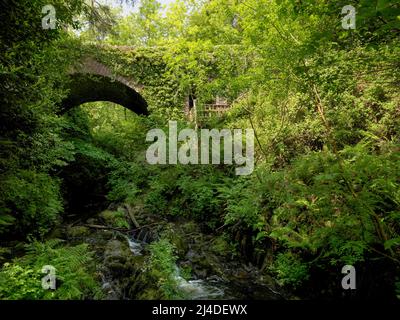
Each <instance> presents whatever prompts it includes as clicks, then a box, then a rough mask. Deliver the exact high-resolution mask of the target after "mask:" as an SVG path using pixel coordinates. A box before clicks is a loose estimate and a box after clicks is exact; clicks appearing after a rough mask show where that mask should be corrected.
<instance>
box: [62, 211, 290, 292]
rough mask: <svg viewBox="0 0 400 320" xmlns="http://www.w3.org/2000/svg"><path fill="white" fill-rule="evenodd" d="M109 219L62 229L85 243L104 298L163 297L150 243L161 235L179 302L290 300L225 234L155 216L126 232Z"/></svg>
mask: <svg viewBox="0 0 400 320" xmlns="http://www.w3.org/2000/svg"><path fill="white" fill-rule="evenodd" d="M105 217H106V218H105ZM110 217H112V214H110V213H109V212H108V213H106V214H104V213H103V214H101V215H99V216H97V217H94V218H90V219H89V220H87V221H85V222H82V221H80V222H79V223H75V224H73V225H68V226H67V227H65V228H64V230H63V236H64V237H65V238H66V239H67V240H68V241H69V242H71V243H82V242H85V243H89V244H90V246H91V248H92V249H93V251H94V252H95V259H96V263H97V267H96V269H97V271H96V272H97V276H98V278H99V279H100V281H101V284H102V290H103V292H104V299H111V300H113V299H165V298H166V296H165V292H163V290H162V287H160V283H162V281H163V279H160V277H158V276H159V275H158V274H157V273H154V272H152V270H150V269H149V257H150V248H149V247H150V244H151V243H154V242H157V241H158V240H159V237H160V235H161V234H162V235H163V237H166V238H167V239H168V241H170V242H171V245H172V246H173V247H174V254H175V257H176V261H175V263H174V265H173V268H172V269H171V271H170V275H169V276H170V281H171V283H173V285H174V287H175V288H174V289H176V291H177V292H179V298H182V299H259V300H260V299H262V300H278V299H287V298H289V296H288V295H287V294H286V293H284V292H283V290H282V289H281V288H280V287H279V286H278V284H277V283H276V281H275V280H274V279H273V278H272V277H271V276H270V275H268V274H267V273H266V272H261V271H260V270H259V269H258V268H257V267H255V266H253V265H252V264H251V263H246V262H245V261H243V260H242V259H241V258H240V257H239V256H238V255H237V254H235V250H233V248H232V247H231V245H230V244H229V242H228V241H227V239H225V238H224V236H223V235H219V236H216V235H210V234H205V233H203V232H202V231H201V230H200V227H199V226H198V225H197V224H196V223H194V222H191V221H189V222H188V221H185V222H182V221H180V222H168V221H166V220H159V221H154V220H155V219H158V218H154V217H152V218H150V219H147V220H144V221H143V220H142V221H141V224H142V225H144V226H145V227H142V228H126V229H125V230H124V228H119V227H115V225H116V223H115V221H114V222H113V223H110V221H107V219H108V220H110ZM136 223H137V222H136ZM110 224H112V225H113V226H111V225H110ZM164 280H165V279H164Z"/></svg>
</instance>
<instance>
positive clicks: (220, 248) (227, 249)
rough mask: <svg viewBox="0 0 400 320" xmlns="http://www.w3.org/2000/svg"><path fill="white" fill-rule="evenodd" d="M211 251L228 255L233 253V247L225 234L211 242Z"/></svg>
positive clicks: (220, 254)
mask: <svg viewBox="0 0 400 320" xmlns="http://www.w3.org/2000/svg"><path fill="white" fill-rule="evenodd" d="M209 248H210V251H211V252H213V253H214V254H217V255H219V256H223V257H225V256H228V255H231V254H232V247H231V245H230V244H229V242H228V241H226V239H225V237H224V236H219V237H217V238H214V239H213V240H212V241H211V243H210V246H209Z"/></svg>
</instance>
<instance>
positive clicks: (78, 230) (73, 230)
mask: <svg viewBox="0 0 400 320" xmlns="http://www.w3.org/2000/svg"><path fill="white" fill-rule="evenodd" d="M89 234H90V230H89V229H88V228H87V227H84V226H73V227H69V228H68V229H67V236H68V237H70V238H80V237H85V236H87V235H89Z"/></svg>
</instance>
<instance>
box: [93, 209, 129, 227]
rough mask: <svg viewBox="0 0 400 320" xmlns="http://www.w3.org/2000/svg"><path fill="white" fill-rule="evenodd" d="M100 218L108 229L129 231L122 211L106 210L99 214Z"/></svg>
mask: <svg viewBox="0 0 400 320" xmlns="http://www.w3.org/2000/svg"><path fill="white" fill-rule="evenodd" d="M100 218H101V219H102V220H103V221H104V223H105V224H107V225H108V226H110V227H114V228H126V229H129V223H128V221H127V219H126V215H125V212H123V211H122V210H118V211H110V210H106V211H103V212H102V213H100Z"/></svg>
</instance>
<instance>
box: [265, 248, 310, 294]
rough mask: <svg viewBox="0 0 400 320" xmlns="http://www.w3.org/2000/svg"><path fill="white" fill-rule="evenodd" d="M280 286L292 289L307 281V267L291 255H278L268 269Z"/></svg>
mask: <svg viewBox="0 0 400 320" xmlns="http://www.w3.org/2000/svg"><path fill="white" fill-rule="evenodd" d="M270 269H271V271H272V272H273V273H275V274H276V277H277V280H278V282H279V283H280V284H281V285H290V286H291V287H293V288H296V287H298V286H299V285H301V283H302V282H304V281H306V280H307V279H308V277H309V276H308V266H307V264H305V263H303V262H302V261H301V259H299V258H298V257H296V256H295V255H294V254H292V253H279V254H277V256H276V260H275V261H274V264H273V266H272V267H271V268H270Z"/></svg>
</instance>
